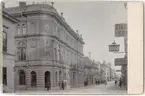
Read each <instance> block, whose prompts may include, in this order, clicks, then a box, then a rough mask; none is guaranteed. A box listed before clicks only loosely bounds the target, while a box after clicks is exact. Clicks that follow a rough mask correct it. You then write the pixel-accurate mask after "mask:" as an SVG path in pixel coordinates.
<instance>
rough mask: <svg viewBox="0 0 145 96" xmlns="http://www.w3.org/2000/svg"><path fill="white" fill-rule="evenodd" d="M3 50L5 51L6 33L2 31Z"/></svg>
mask: <svg viewBox="0 0 145 96" xmlns="http://www.w3.org/2000/svg"><path fill="white" fill-rule="evenodd" d="M3 52H7V33H6V32H3Z"/></svg>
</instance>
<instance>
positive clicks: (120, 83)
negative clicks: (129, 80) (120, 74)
mask: <svg viewBox="0 0 145 96" xmlns="http://www.w3.org/2000/svg"><path fill="white" fill-rule="evenodd" d="M119 86H120V87H122V80H121V79H120V82H119Z"/></svg>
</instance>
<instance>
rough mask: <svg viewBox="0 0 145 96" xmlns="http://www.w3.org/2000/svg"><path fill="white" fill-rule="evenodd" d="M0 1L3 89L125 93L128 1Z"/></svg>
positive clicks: (20, 91)
mask: <svg viewBox="0 0 145 96" xmlns="http://www.w3.org/2000/svg"><path fill="white" fill-rule="evenodd" d="M1 4H2V13H3V14H2V16H3V59H4V64H3V92H4V93H17V94H36V91H37V94H127V93H126V92H127V60H128V59H127V58H128V55H127V45H128V44H127V40H128V37H127V20H126V18H127V14H126V13H127V12H126V10H127V3H125V2H107V1H106V2H95V3H94V2H89V3H88V4H87V3H86V2H72V3H71V2H49V1H42V2H37V1H27V2H26V1H20V2H17V1H15V2H11V1H7V2H6V1H3V2H2V3H1ZM64 5H66V7H64ZM100 5H101V6H100ZM91 6H92V7H91ZM103 7H104V8H103ZM77 8H78V9H77ZM84 8H86V9H84ZM87 8H88V9H87ZM115 8H116V10H115ZM93 9H94V10H93ZM63 10H64V11H65V12H64V13H63V12H60V11H63ZM84 10H88V11H84ZM89 10H90V11H89ZM73 11H74V14H73V15H72V13H73ZM65 15H66V17H67V18H66V19H65ZM83 15H84V16H83ZM87 16H88V17H90V18H87ZM97 16H98V17H97ZM86 18H87V19H86ZM120 18H121V19H120ZM101 20H102V21H101ZM67 21H68V22H67ZM108 21H109V22H108ZM69 22H70V23H71V24H70V25H72V26H73V27H75V28H78V29H80V30H82V32H81V31H79V30H76V31H75V30H74V29H73V27H72V26H70V25H69ZM83 22H86V23H84V24H83ZM89 24H90V25H89ZM95 24H96V25H95ZM88 30H89V31H88ZM107 31H108V32H107ZM94 36H95V37H94ZM115 37H116V38H115ZM112 42H113V43H112Z"/></svg>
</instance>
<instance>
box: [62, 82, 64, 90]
mask: <svg viewBox="0 0 145 96" xmlns="http://www.w3.org/2000/svg"><path fill="white" fill-rule="evenodd" d="M62 89H63V90H64V82H63V81H62Z"/></svg>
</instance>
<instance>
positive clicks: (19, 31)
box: [17, 24, 21, 35]
mask: <svg viewBox="0 0 145 96" xmlns="http://www.w3.org/2000/svg"><path fill="white" fill-rule="evenodd" d="M17 35H21V28H20V25H19V24H18V25H17Z"/></svg>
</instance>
